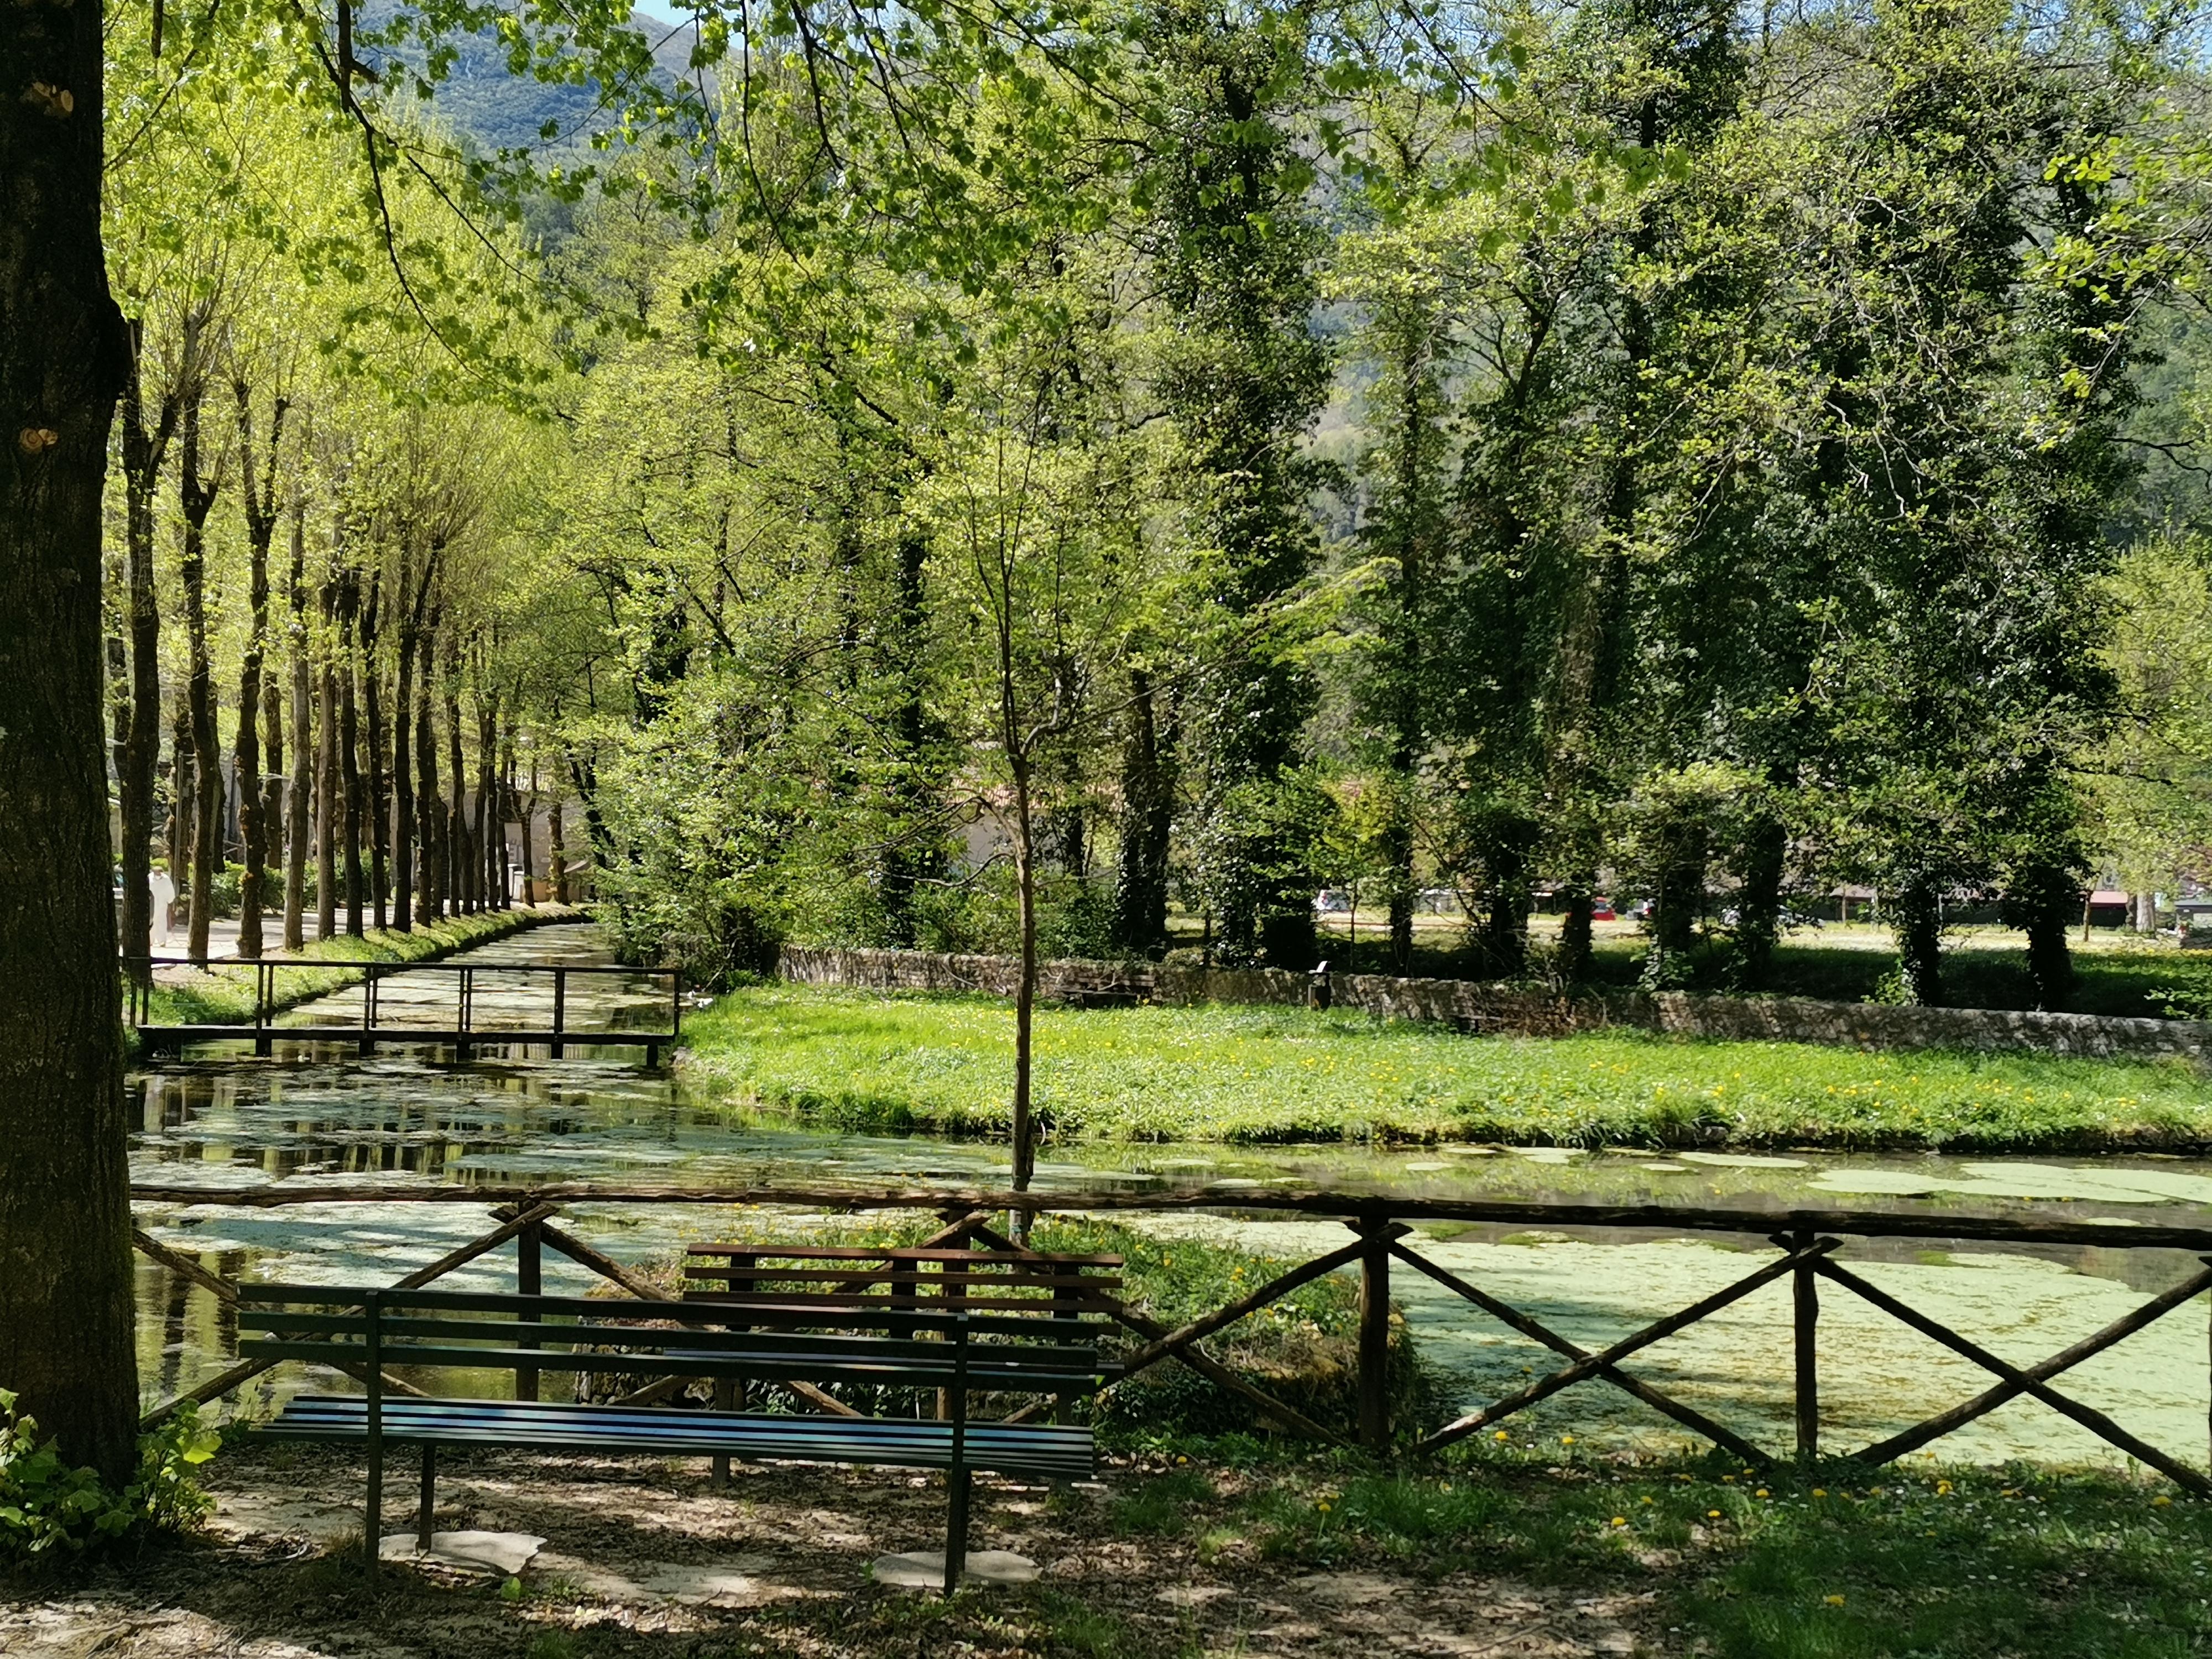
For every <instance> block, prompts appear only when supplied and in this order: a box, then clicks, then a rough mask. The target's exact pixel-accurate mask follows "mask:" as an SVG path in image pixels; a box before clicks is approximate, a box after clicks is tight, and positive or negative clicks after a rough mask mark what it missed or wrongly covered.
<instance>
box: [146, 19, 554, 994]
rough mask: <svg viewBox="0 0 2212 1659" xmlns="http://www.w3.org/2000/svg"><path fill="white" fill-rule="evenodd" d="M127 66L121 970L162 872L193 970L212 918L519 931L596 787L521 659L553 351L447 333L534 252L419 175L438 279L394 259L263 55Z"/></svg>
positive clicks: (283, 932)
mask: <svg viewBox="0 0 2212 1659" xmlns="http://www.w3.org/2000/svg"><path fill="white" fill-rule="evenodd" d="M118 42H119V44H121V45H122V46H123V47H124V48H125V50H124V51H123V52H122V54H121V55H120V57H119V58H118V61H117V62H116V64H114V66H113V67H114V70H115V71H116V85H115V94H116V96H115V98H114V105H115V108H114V111H113V112H112V114H111V120H112V121H113V122H116V123H117V124H118V127H119V129H120V130H121V131H126V132H131V133H132V135H133V137H132V142H131V143H129V144H128V145H127V146H125V147H124V148H122V149H120V151H119V153H118V154H116V155H112V156H111V161H110V169H109V182H108V188H107V190H106V200H105V209H106V215H105V216H106V233H107V246H108V252H109V261H110V280H111V283H112V284H113V286H114V288H115V289H116V290H117V293H118V303H119V304H120V305H121V307H122V308H123V310H124V313H125V319H126V323H127V329H128V349H129V361H128V367H127V374H126V376H125V383H124V390H123V395H122V398H121V399H120V405H119V408H118V416H117V421H116V427H115V433H114V441H113V445H112V478H111V488H110V491H109V496H108V526H107V529H108V538H107V556H106V561H105V565H104V574H105V579H106V582H105V589H106V591H105V599H104V606H103V610H104V614H105V619H106V632H107V639H106V667H107V689H108V722H107V723H108V726H109V731H110V733H111V739H112V741H111V754H110V778H111V788H112V799H113V800H114V804H115V817H116V821H117V823H118V826H119V831H120V833H119V840H118V846H117V860H118V879H119V888H120V903H119V906H118V912H119V922H120V933H121V944H122V949H123V951H124V954H125V957H137V958H142V959H143V958H145V957H148V955H149V946H150V945H152V943H153V929H154V922H155V918H154V916H153V914H152V911H153V892H154V887H153V884H152V882H151V880H150V877H151V875H152V872H154V870H155V867H156V866H157V864H161V863H164V862H165V863H166V866H167V873H168V874H169V876H170V878H171V884H172V889H173V891H174V892H175V893H176V894H177V895H178V897H179V911H180V912H181V913H182V915H181V920H182V921H183V923H184V927H185V948H186V949H187V950H188V951H189V953H190V955H191V957H192V958H193V959H195V960H200V961H204V960H206V958H207V957H208V953H209V946H210V922H211V921H213V920H214V919H215V918H216V915H218V914H221V915H235V916H236V918H237V921H238V937H237V945H236V948H237V953H238V954H239V955H240V957H248V958H255V957H261V956H262V955H263V954H264V950H265V949H266V950H274V949H276V948H280V947H281V948H282V949H284V950H286V951H297V950H299V949H300V948H301V946H302V945H304V944H305V942H306V941H307V939H308V938H309V937H311V936H312V937H314V938H318V939H327V938H329V937H331V935H332V934H333V933H338V932H341V931H343V933H349V934H353V935H359V934H361V933H363V932H364V930H365V929H366V928H367V927H377V928H383V927H387V926H388V927H395V928H398V929H399V930H401V931H407V930H409V929H410V928H411V927H413V926H415V925H416V924H417V923H422V924H427V923H429V922H431V921H435V920H437V919H439V918H441V917H442V916H446V915H458V914H474V913H476V912H477V911H479V910H483V909H489V908H506V907H507V905H508V903H509V902H510V896H511V894H512V893H513V891H514V890H516V889H517V886H518V882H517V879H516V878H518V877H519V878H520V885H521V888H522V890H524V891H525V892H537V891H544V892H545V893H547V894H548V895H549V896H552V897H554V898H555V899H556V900H562V901H565V900H567V899H568V897H569V896H570V891H569V889H570V879H571V878H570V872H569V870H568V862H567V860H565V859H564V858H563V857H562V848H563V846H564V842H565V839H566V828H567V826H566V825H565V824H564V822H563V806H564V804H565V803H566V802H567V801H568V800H569V799H573V785H572V784H571V783H570V781H568V767H567V764H566V757H564V756H563V755H562V753H561V751H560V750H558V748H557V745H555V744H550V743H548V742H547V740H546V738H544V735H543V734H544V733H546V732H549V731H550V727H548V726H546V725H545V724H544V723H543V722H541V721H538V720H535V718H534V717H535V715H536V714H537V712H538V708H539V707H540V705H539V703H538V702H537V701H535V699H536V697H537V694H538V691H539V690H541V689H542V686H543V684H544V676H543V675H541V674H539V673H538V671H537V665H538V661H539V659H538V657H537V656H536V655H535V654H534V653H533V652H532V649H531V648H530V647H529V645H528V643H527V642H525V641H515V640H513V639H510V638H509V637H508V633H509V629H510V627H511V618H510V614H509V613H510V609H511V606H510V599H511V596H512V593H513V582H512V581H511V580H509V577H510V574H511V573H512V571H513V569H515V568H517V567H518V565H519V563H520V554H519V553H518V550H517V549H516V548H515V547H514V546H513V545H512V544H511V542H510V539H509V538H511V537H512V536H513V533H514V530H515V526H516V523H517V518H516V513H515V511H514V504H515V502H516V501H517V500H518V499H519V492H520V491H521V490H523V489H526V486H527V481H528V476H529V470H530V467H531V465H532V456H533V453H534V451H535V447H538V441H537V440H536V439H534V438H533V436H532V425H533V422H532V416H531V414H530V413H529V412H528V411H527V410H526V409H525V408H524V406H523V404H522V403H521V401H520V399H519V398H516V397H515V396H514V395H513V392H514V390H515V389H516V388H518V387H520V386H526V385H528V384H529V383H531V382H532V381H533V380H543V379H544V373H545V371H544V368H542V367H540V366H538V361H537V360H538V359H541V358H547V357H550V356H551V355H552V354H551V353H550V352H549V350H548V349H547V348H546V346H545V345H544V342H543V341H542V340H531V341H527V342H525V343H522V344H521V346H520V350H519V351H508V352H507V353H506V354H504V355H503V356H502V355H501V354H498V353H494V352H491V351H489V350H485V351H478V352H476V353H473V354H471V355H469V356H463V355H462V354H460V353H459V352H457V351H456V350H455V349H453V339H454V337H455V336H456V334H457V332H458V331H463V330H466V329H468V328H471V327H474V328H477V329H479V330H483V331H486V332H487V333H489V331H492V330H494V329H498V328H501V327H502V326H511V325H513V324H514V323H515V322H516V321H517V320H518V317H519V313H517V311H516V307H515V304H514V301H515V299H516V296H517V294H518V293H519V292H520V291H521V290H518V289H516V285H515V282H514V279H513V272H511V271H503V270H502V269H501V261H503V260H505V261H511V260H512V258H513V255H514V253H515V252H517V251H519V249H520V244H519V243H517V244H515V245H514V247H513V248H498V247H495V246H490V245H488V244H484V243H481V242H472V241H471V239H470V233H469V231H468V229H467V227H466V224H465V222H462V221H456V220H453V219H451V218H450V216H447V215H445V214H444V213H443V212H442V210H441V211H438V212H433V211H431V210H429V207H430V204H427V203H426V202H424V201H423V200H422V199H420V198H422V197H423V196H425V195H426V194H427V193H428V192H427V191H425V188H424V186H423V185H422V182H421V181H420V180H417V181H415V183H414V186H413V189H412V191H410V192H406V193H405V194H404V195H402V196H401V199H400V200H399V201H398V204H397V211H398V212H399V213H401V214H403V215H406V216H408V217H407V220H406V222H408V223H410V224H412V225H414V226H416V227H417V228H418V230H417V234H418V236H419V239H420V240H419V242H418V245H417V246H415V247H414V248H413V249H412V250H411V251H410V260H411V261H412V262H413V263H414V264H415V265H416V267H417V269H416V270H408V269H406V268H404V267H402V266H400V265H399V264H396V263H393V262H392V261H391V260H389V259H388V258H382V257H380V253H379V242H380V239H381V234H382V233H381V232H380V231H379V230H378V229H376V228H375V227H374V225H373V224H366V223H363V222H361V221H360V220H359V219H358V218H357V217H356V216H355V214H356V210H357V207H358V204H357V203H356V202H355V201H353V200H351V199H349V198H350V197H351V196H352V194H353V192H354V191H356V190H358V189H359V188H360V185H359V179H360V175H361V174H362V171H363V167H362V161H361V158H360V157H359V156H358V155H356V152H355V150H354V149H353V148H352V147H351V146H349V144H348V143H347V142H346V140H345V136H344V133H343V129H342V127H341V126H340V125H339V124H337V123H336V122H334V121H332V120H331V119H330V118H329V117H328V115H327V114H326V113H319V112H317V111H316V110H315V109H314V107H313V103H312V100H303V99H301V98H298V97H296V96H288V95H287V91H286V88H283V86H281V85H271V84H270V83H268V82H266V81H264V80H260V79H258V78H257V77H256V76H254V75H253V74H252V73H249V72H245V70H246V69H248V68H250V67H251V65H250V64H249V65H247V66H244V67H241V66H239V65H236V64H233V65H232V67H231V69H230V70H229V71H228V72H227V73H225V74H223V75H222V76H214V75H208V74H204V73H197V74H196V73H194V72H192V70H191V56H192V55H193V52H194V50H195V48H197V47H201V46H205V45H206V44H207V42H206V41H205V40H196V39H194V38H191V37H188V38H187V39H185V40H182V41H177V40H172V41H171V42H170V54H171V56H170V59H169V61H168V62H167V64H165V63H164V62H162V61H161V60H160V59H159V58H157V57H156V56H155V49H156V48H157V46H158V42H157V41H156V40H155V39H154V38H153V37H150V36H146V35H138V36H136V37H135V38H134V37H133V36H131V35H128V34H125V35H120V36H118ZM227 44H228V46H230V47H231V48H232V49H234V50H235V49H236V47H237V46H238V44H239V42H238V41H237V40H231V41H229V42H228V43H227ZM177 58H183V59H184V64H183V66H182V67H178V66H176V59H177ZM391 188H392V190H393V191H394V193H395V194H396V195H397V194H401V192H403V191H405V186H404V185H401V184H399V183H395V184H393V185H392V186H391ZM424 289H430V290H431V291H432V293H433V295H434V297H435V309H433V308H432V307H430V306H429V305H427V304H425V303H423V302H422V297H421V296H422V291H423V290H424ZM524 309H525V310H526V307H524ZM547 706H550V707H552V708H557V707H558V696H557V694H556V695H555V696H553V698H552V699H551V702H550V705H547ZM541 815H543V817H544V820H545V821H546V828H545V830H544V832H543V833H542V834H540V833H538V832H536V829H535V826H536V825H537V824H538V822H539V821H540V817H541ZM508 826H513V827H514V830H515V833H514V834H513V835H512V836H510V833H509V831H508ZM541 848H547V849H549V850H550V858H549V859H548V860H547V863H548V864H549V865H550V867H549V868H538V867H536V865H537V860H538V858H539V857H540V856H541V853H540V849H541ZM518 866H519V867H518ZM540 882H542V886H540V885H538V883H540ZM161 931H162V933H164V934H166V933H167V931H168V930H167V927H163V928H162V930H161ZM138 971H140V972H142V973H143V971H145V970H144V969H143V967H142V968H141V969H139V970H138Z"/></svg>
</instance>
